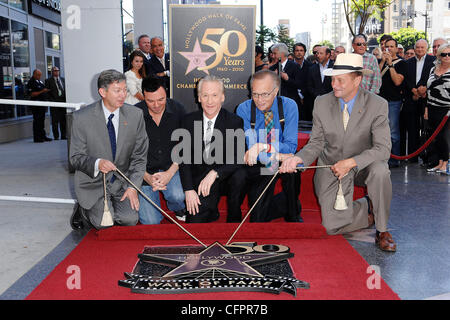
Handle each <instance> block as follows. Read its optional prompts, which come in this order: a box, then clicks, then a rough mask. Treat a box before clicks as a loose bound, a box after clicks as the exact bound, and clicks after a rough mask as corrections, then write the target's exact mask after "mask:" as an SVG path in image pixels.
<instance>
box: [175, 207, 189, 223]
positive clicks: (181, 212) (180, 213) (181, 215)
mask: <svg viewBox="0 0 450 320" xmlns="http://www.w3.org/2000/svg"><path fill="white" fill-rule="evenodd" d="M175 218H177V219H178V220H180V221H186V209H182V210H178V211H175Z"/></svg>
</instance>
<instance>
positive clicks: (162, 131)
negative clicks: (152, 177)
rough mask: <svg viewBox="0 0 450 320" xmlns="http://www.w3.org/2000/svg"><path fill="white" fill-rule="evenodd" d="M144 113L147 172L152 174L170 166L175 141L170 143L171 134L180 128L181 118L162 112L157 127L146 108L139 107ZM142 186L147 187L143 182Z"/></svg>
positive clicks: (166, 111)
mask: <svg viewBox="0 0 450 320" xmlns="http://www.w3.org/2000/svg"><path fill="white" fill-rule="evenodd" d="M138 108H140V109H141V110H142V111H143V113H144V121H145V129H146V131H147V136H148V153H147V172H148V173H150V174H154V173H156V172H159V171H161V170H162V171H166V170H167V169H169V168H170V166H171V165H172V159H171V156H170V154H171V152H172V148H173V147H174V146H175V145H176V144H177V141H171V139H170V138H171V136H172V132H173V131H174V130H176V129H179V128H181V116H180V115H178V114H175V113H172V112H170V111H168V110H167V109H166V110H164V113H163V115H162V117H161V122H160V123H159V126H157V125H156V123H155V121H153V118H152V116H151V115H150V113H149V112H148V109H147V107H139V106H138ZM143 184H144V185H147V183H146V182H145V180H144V181H143Z"/></svg>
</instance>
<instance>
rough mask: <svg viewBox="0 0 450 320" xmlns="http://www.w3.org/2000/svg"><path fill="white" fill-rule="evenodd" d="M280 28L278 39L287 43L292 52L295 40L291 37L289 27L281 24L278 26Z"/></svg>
mask: <svg viewBox="0 0 450 320" xmlns="http://www.w3.org/2000/svg"><path fill="white" fill-rule="evenodd" d="M277 29H278V35H277V37H276V40H277V42H278V43H284V44H285V45H287V47H288V50H289V52H292V51H293V49H294V44H295V40H294V39H293V38H291V37H289V33H288V29H287V28H286V27H285V26H283V25H281V24H279V25H278V26H277Z"/></svg>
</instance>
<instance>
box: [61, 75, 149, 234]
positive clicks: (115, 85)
mask: <svg viewBox="0 0 450 320" xmlns="http://www.w3.org/2000/svg"><path fill="white" fill-rule="evenodd" d="M98 92H99V94H100V96H101V98H102V99H101V100H100V101H97V102H95V103H93V104H91V105H89V106H87V107H85V108H82V109H81V110H79V111H77V112H75V113H74V114H73V123H72V134H71V143H70V163H71V164H72V166H73V168H74V169H75V170H76V171H75V193H76V195H77V198H78V203H79V205H80V207H81V210H75V211H74V214H73V215H72V218H71V225H72V228H74V229H80V228H82V227H83V224H91V225H92V226H94V227H95V228H96V229H100V228H102V226H101V220H102V216H103V211H104V187H103V174H106V190H107V195H108V196H107V201H108V207H109V209H110V211H111V214H112V216H113V219H114V222H115V224H118V225H135V224H136V223H137V222H138V210H139V199H138V195H137V191H136V190H135V189H134V188H133V187H132V186H131V185H129V184H128V182H126V181H125V180H124V179H123V177H122V176H120V175H119V174H117V173H116V172H114V171H115V170H116V168H118V169H119V170H120V171H121V172H123V173H124V174H125V175H126V176H127V177H128V178H129V179H130V180H131V181H132V182H133V183H134V184H135V185H136V186H137V187H140V186H141V184H142V179H143V177H144V173H145V167H146V162H147V150H148V138H147V134H146V131H145V123H144V118H143V115H142V111H141V110H140V109H138V108H136V107H134V106H129V105H126V104H125V105H124V101H125V97H126V94H127V87H126V78H125V76H124V75H123V74H122V73H120V72H118V71H116V70H106V71H103V72H102V73H101V74H100V76H99V78H98Z"/></svg>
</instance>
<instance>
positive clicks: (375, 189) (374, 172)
mask: <svg viewBox="0 0 450 320" xmlns="http://www.w3.org/2000/svg"><path fill="white" fill-rule="evenodd" d="M330 181H331V183H330ZM314 185H315V191H316V194H317V196H318V198H319V203H320V207H321V213H322V225H323V226H324V227H325V229H326V230H327V233H328V234H331V235H334V234H343V233H349V232H352V231H356V230H359V229H363V228H367V227H368V224H369V223H368V210H369V205H368V202H367V200H366V199H365V198H360V199H358V200H356V201H353V191H354V186H355V185H357V186H363V187H367V192H368V195H369V198H370V200H372V204H373V213H374V218H375V226H376V228H377V230H378V231H379V232H385V231H387V223H388V219H389V214H390V207H391V200H392V183H391V172H390V171H389V168H388V165H387V162H386V161H375V162H373V163H372V164H370V165H369V166H367V167H366V168H364V169H362V170H361V171H358V172H356V171H355V170H351V171H349V173H348V175H347V176H345V177H344V178H343V179H342V189H343V192H344V197H345V201H346V203H347V206H348V209H346V210H335V209H334V204H335V201H336V195H337V192H338V187H339V182H338V179H337V178H336V177H335V176H334V175H333V173H332V172H331V170H317V171H316V174H315V176H314Z"/></svg>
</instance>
